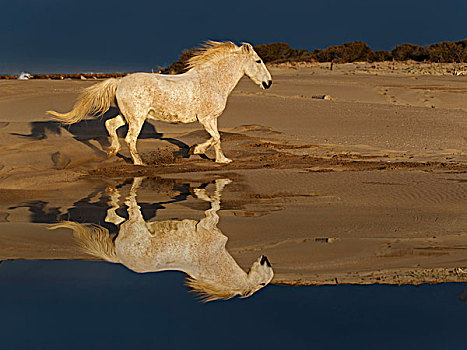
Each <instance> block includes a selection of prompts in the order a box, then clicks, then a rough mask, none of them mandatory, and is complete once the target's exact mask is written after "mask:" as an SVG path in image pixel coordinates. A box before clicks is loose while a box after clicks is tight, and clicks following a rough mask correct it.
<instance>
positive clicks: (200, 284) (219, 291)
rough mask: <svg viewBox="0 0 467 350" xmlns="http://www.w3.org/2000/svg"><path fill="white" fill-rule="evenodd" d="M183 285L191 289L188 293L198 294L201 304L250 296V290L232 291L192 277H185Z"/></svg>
mask: <svg viewBox="0 0 467 350" xmlns="http://www.w3.org/2000/svg"><path fill="white" fill-rule="evenodd" d="M185 284H186V285H187V286H188V287H190V288H191V290H190V292H192V293H196V294H198V295H199V296H200V298H201V301H203V302H208V301H214V300H219V299H223V300H227V299H231V298H233V297H235V296H237V295H238V296H240V297H241V298H243V297H247V296H249V295H251V294H252V293H251V291H250V290H246V291H244V290H240V289H238V290H232V288H229V287H225V286H223V285H220V284H217V283H213V282H211V281H209V280H201V279H194V278H192V277H187V279H186V282H185Z"/></svg>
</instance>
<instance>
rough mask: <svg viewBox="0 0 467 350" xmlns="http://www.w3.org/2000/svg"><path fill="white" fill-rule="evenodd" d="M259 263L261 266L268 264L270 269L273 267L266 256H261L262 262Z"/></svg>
mask: <svg viewBox="0 0 467 350" xmlns="http://www.w3.org/2000/svg"><path fill="white" fill-rule="evenodd" d="M259 263H260V264H261V265H264V264H266V265H267V266H268V267H271V263H270V262H269V260H268V258H267V257H266V256H264V255H261V261H260V262H259Z"/></svg>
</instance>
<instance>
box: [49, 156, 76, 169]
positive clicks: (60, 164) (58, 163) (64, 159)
mask: <svg viewBox="0 0 467 350" xmlns="http://www.w3.org/2000/svg"><path fill="white" fill-rule="evenodd" d="M51 158H52V162H53V163H54V168H55V169H58V170H61V169H65V168H66V167H67V166H68V164H70V162H71V159H70V157H68V156H66V155H63V154H61V153H60V152H55V153H53V154H52V157H51Z"/></svg>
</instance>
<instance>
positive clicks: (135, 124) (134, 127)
mask: <svg viewBox="0 0 467 350" xmlns="http://www.w3.org/2000/svg"><path fill="white" fill-rule="evenodd" d="M143 124H144V119H136V120H132V121H131V122H128V133H127V134H126V137H125V142H126V143H127V145H128V148H129V149H130V154H131V158H132V159H133V164H134V165H144V163H143V161H142V160H141V157H140V156H139V154H138V150H137V149H136V141H137V140H138V136H139V133H140V132H141V128H142V127H143Z"/></svg>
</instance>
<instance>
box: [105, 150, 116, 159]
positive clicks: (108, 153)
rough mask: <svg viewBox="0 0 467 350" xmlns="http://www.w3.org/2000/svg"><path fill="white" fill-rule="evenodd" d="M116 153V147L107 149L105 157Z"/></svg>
mask: <svg viewBox="0 0 467 350" xmlns="http://www.w3.org/2000/svg"><path fill="white" fill-rule="evenodd" d="M117 153H118V150H116V149H109V150H108V151H107V158H110V157H113V156H115V155H116V154H117Z"/></svg>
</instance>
